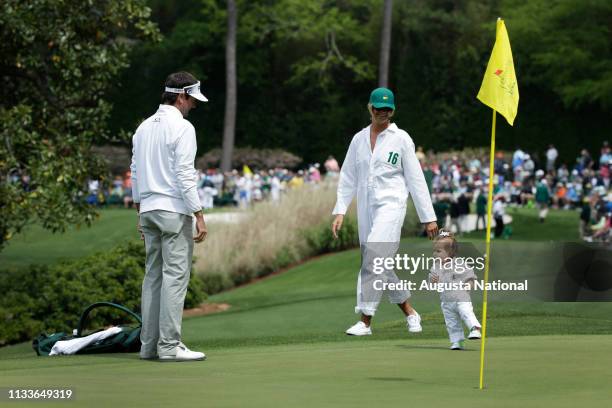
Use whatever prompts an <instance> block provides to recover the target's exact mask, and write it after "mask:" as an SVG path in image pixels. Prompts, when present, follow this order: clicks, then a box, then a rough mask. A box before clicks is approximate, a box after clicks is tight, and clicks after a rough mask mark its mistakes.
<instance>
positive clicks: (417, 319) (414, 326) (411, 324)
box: [406, 311, 423, 333]
mask: <svg viewBox="0 0 612 408" xmlns="http://www.w3.org/2000/svg"><path fill="white" fill-rule="evenodd" d="M406 325H407V326H408V331H409V332H410V333H420V332H422V331H423V327H422V326H421V315H419V314H418V313H417V312H416V311H415V312H414V314H413V315H408V316H407V317H406Z"/></svg>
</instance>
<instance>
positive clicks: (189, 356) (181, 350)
mask: <svg viewBox="0 0 612 408" xmlns="http://www.w3.org/2000/svg"><path fill="white" fill-rule="evenodd" d="M202 360H206V354H204V353H201V352H199V351H191V350H189V349H188V348H187V346H185V345H184V344H183V343H179V345H178V346H177V347H176V355H175V356H160V357H159V361H163V362H171V361H175V362H179V361H202Z"/></svg>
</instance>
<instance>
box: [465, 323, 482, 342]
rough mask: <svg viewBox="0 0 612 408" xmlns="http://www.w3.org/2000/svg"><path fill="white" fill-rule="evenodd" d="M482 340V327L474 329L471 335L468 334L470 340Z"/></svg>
mask: <svg viewBox="0 0 612 408" xmlns="http://www.w3.org/2000/svg"><path fill="white" fill-rule="evenodd" d="M480 338H482V334H481V333H480V327H476V326H474V327H472V330H471V331H470V334H468V339H470V340H478V339H480Z"/></svg>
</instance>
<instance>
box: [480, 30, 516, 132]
mask: <svg viewBox="0 0 612 408" xmlns="http://www.w3.org/2000/svg"><path fill="white" fill-rule="evenodd" d="M477 98H478V99H479V100H480V101H481V102H482V103H484V104H485V105H487V106H489V107H490V108H492V109H494V110H496V111H497V112H498V113H499V114H500V115H502V116H503V117H504V118H506V120H507V121H508V123H509V124H510V125H513V124H514V118H515V117H516V111H517V109H518V102H519V90H518V83H517V82H516V73H515V72H514V61H513V59H512V50H511V49H510V39H509V38H508V32H507V31H506V25H505V24H504V20H502V19H501V18H498V19H497V31H496V36H495V45H494V46H493V51H492V52H491V58H490V59H489V64H488V65H487V71H486V72H485V75H484V78H483V80H482V85H481V86H480V91H479V92H478V96H477Z"/></svg>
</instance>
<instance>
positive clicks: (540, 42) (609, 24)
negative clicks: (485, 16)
mask: <svg viewBox="0 0 612 408" xmlns="http://www.w3.org/2000/svg"><path fill="white" fill-rule="evenodd" d="M503 9H504V10H506V11H507V16H508V19H509V20H510V21H512V27H513V35H514V38H513V40H514V41H516V42H517V43H518V44H520V45H521V46H520V47H517V48H515V53H516V54H518V56H519V57H520V58H522V59H523V61H524V64H523V68H524V69H523V72H522V74H523V78H522V79H523V80H524V81H525V82H526V83H529V84H539V85H541V86H542V87H544V88H546V89H548V90H550V91H551V92H554V93H555V94H557V95H558V96H559V97H560V98H561V100H562V101H563V103H564V104H565V106H567V107H569V108H571V107H579V106H585V105H589V104H597V105H599V106H601V107H602V108H604V109H608V110H610V109H611V108H612V45H611V44H612V2H611V1H610V0H530V1H528V2H525V1H520V0H506V1H505V2H504V6H503Z"/></svg>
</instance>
